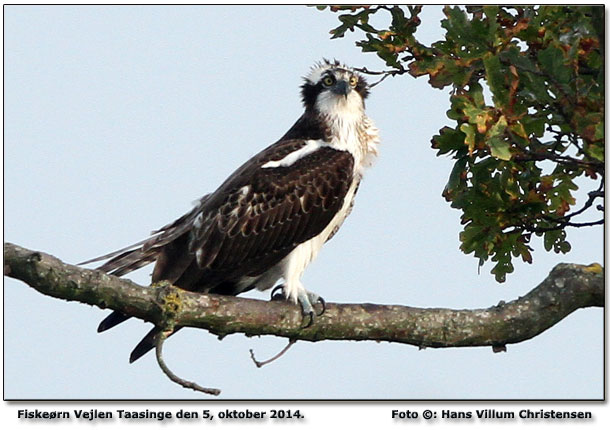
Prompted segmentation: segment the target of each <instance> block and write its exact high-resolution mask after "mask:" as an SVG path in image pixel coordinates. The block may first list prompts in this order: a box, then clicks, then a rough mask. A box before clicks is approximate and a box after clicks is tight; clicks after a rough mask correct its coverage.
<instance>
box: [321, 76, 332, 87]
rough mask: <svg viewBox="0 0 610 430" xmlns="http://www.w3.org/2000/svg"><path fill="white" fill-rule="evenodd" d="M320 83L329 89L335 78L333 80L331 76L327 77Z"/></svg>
mask: <svg viewBox="0 0 610 430" xmlns="http://www.w3.org/2000/svg"><path fill="white" fill-rule="evenodd" d="M322 83H323V84H324V85H326V86H327V87H330V86H331V85H332V84H334V83H335V78H333V77H332V76H327V77H325V78H324V79H323V80H322Z"/></svg>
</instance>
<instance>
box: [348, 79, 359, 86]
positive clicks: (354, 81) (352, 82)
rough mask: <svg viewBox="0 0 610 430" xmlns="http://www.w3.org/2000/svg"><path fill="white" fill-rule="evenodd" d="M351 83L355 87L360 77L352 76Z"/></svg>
mask: <svg viewBox="0 0 610 430" xmlns="http://www.w3.org/2000/svg"><path fill="white" fill-rule="evenodd" d="M349 84H350V85H351V86H352V87H355V86H356V85H358V78H357V77H355V76H352V77H351V78H349Z"/></svg>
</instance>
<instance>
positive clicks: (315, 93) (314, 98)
mask: <svg viewBox="0 0 610 430" xmlns="http://www.w3.org/2000/svg"><path fill="white" fill-rule="evenodd" d="M368 93H369V90H368V84H367V83H366V80H365V79H364V78H363V77H362V76H360V74H358V73H357V72H355V71H354V70H352V69H350V68H349V67H347V66H345V65H343V64H341V63H339V62H338V61H337V60H335V61H332V62H331V61H328V60H323V61H322V62H320V63H317V64H316V65H315V66H314V67H312V69H311V71H310V72H309V74H308V75H307V76H306V77H305V83H304V84H303V86H302V87H301V95H302V97H303V104H304V105H305V108H306V109H308V110H309V109H313V110H315V111H317V112H319V113H324V114H334V113H338V112H342V111H343V112H353V113H356V112H363V111H364V99H366V97H367V96H368Z"/></svg>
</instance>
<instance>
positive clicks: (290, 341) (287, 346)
mask: <svg viewBox="0 0 610 430" xmlns="http://www.w3.org/2000/svg"><path fill="white" fill-rule="evenodd" d="M295 343H297V340H296V339H290V340H289V341H288V345H286V346H285V347H284V349H282V350H281V351H280V352H279V353H277V354H276V355H274V356H273V357H271V358H270V359H269V360H265V361H258V360H257V359H256V358H254V351H253V350H250V358H252V361H254V364H256V367H258V368H261V367H263V366H264V365H265V364H269V363H271V362H273V361H275V360H277V359H278V358H280V357H281V356H282V355H284V353H285V352H286V351H288V350H289V349H290V347H291V346H292V345H294V344H295Z"/></svg>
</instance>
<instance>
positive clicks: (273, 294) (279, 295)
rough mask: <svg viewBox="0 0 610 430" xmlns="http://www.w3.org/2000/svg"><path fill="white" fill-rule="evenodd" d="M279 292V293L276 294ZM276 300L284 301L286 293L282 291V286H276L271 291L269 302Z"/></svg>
mask: <svg viewBox="0 0 610 430" xmlns="http://www.w3.org/2000/svg"><path fill="white" fill-rule="evenodd" d="M278 290H280V291H281V292H279V293H278V292H277V291H278ZM277 300H286V293H285V291H284V285H278V286H277V287H275V288H274V289H273V290H271V301H277Z"/></svg>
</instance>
